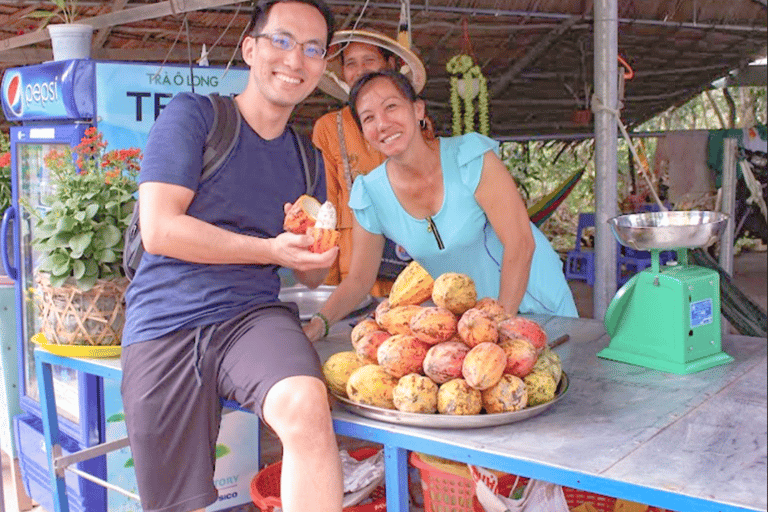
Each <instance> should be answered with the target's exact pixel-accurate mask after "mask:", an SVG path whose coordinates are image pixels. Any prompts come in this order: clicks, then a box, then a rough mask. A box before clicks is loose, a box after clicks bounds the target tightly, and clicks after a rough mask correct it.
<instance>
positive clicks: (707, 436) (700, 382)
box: [36, 316, 768, 512]
mask: <svg viewBox="0 0 768 512" xmlns="http://www.w3.org/2000/svg"><path fill="white" fill-rule="evenodd" d="M532 318H533V319H535V320H537V321H538V322H540V323H541V324H543V325H544V327H545V329H546V330H547V333H548V335H549V337H550V339H555V338H556V337H558V336H560V335H562V334H568V335H569V336H570V340H569V341H568V342H567V343H565V344H563V345H561V346H559V347H557V349H556V351H557V353H558V354H559V355H560V357H561V359H562V364H563V369H564V370H565V372H566V373H567V374H568V376H569V380H570V386H569V389H568V391H567V392H566V393H565V395H564V396H563V397H562V398H561V399H560V400H559V401H558V402H557V403H556V404H554V405H553V406H552V407H551V408H549V409H548V410H547V411H545V412H544V413H542V414H540V415H538V416H535V417H532V418H529V419H526V420H524V421H519V422H515V423H510V424H508V425H501V426H493V427H484V428H474V429H432V428H421V427H410V426H403V425H399V424H392V423H386V422H381V421H378V420H373V419H368V418H364V417H361V416H358V415H356V414H353V413H350V412H348V411H346V410H345V409H344V408H343V407H341V406H340V405H337V406H336V408H335V409H334V414H333V417H334V427H335V429H336V432H337V433H338V434H341V435H345V436H348V437H352V438H357V439H363V440H368V441H371V442H376V443H381V444H382V445H384V451H385V459H386V466H385V467H386V485H387V510H388V512H407V511H408V510H409V507H408V485H407V474H408V471H407V465H408V464H407V454H408V452H409V451H418V452H422V453H427V454H432V455H437V456H440V457H444V458H448V459H452V460H457V461H461V462H467V463H471V464H475V465H479V466H483V467H487V468H492V469H497V470H501V471H505V472H507V473H512V474H516V475H521V476H525V477H530V478H536V479H540V480H546V481H549V482H554V483H557V484H560V485H563V486H568V487H573V488H576V489H582V490H585V491H589V492H594V493H597V494H604V495H608V496H615V497H619V498H624V499H627V500H631V501H637V502H641V503H646V504H648V505H651V506H655V507H659V508H665V509H668V510H673V511H678V512H716V511H717V512H737V511H739V512H740V511H766V491H765V489H766V484H767V483H768V476H767V475H766V459H767V456H766V442H767V440H768V427H767V424H768V419H767V418H768V416H767V415H766V414H767V408H766V394H767V392H768V377H767V374H766V370H767V369H768V358H767V356H766V354H767V347H766V340H765V339H761V338H750V337H745V336H737V335H728V336H726V337H724V339H723V343H722V345H723V350H725V351H726V352H727V353H728V354H730V355H731V356H733V358H734V361H733V362H732V363H730V364H726V365H721V366H717V367H714V368H710V369H708V370H704V371H701V372H698V373H693V374H690V375H674V374H667V373H662V372H659V371H656V370H650V369H647V368H643V367H639V366H633V365H629V364H625V363H619V362H615V361H610V360H606V359H601V358H598V357H597V356H596V354H597V352H599V351H600V350H601V349H602V348H605V347H606V346H607V345H608V342H609V338H608V336H607V335H606V333H605V330H604V328H603V326H602V323H601V322H599V321H596V320H591V319H569V318H560V317H536V316H534V317H532ZM351 328H352V325H351V324H349V323H344V322H342V323H339V324H337V325H335V326H334V328H333V329H332V331H331V335H330V336H329V337H328V338H327V339H324V340H321V341H319V342H317V343H316V347H317V350H318V353H319V354H320V357H321V359H325V358H327V357H328V356H330V355H331V354H333V353H335V352H338V351H341V350H351V344H350V341H349V333H350V330H351ZM36 358H37V365H38V376H39V378H38V381H39V384H40V393H41V397H42V399H41V402H42V403H43V419H44V425H45V434H46V445H47V446H46V447H47V450H48V453H49V455H50V454H53V458H52V459H51V463H50V467H51V478H52V479H53V482H54V486H53V488H54V489H55V491H56V492H57V494H58V495H57V499H56V500H55V502H56V506H57V512H59V511H63V510H68V508H67V504H66V503H65V502H63V501H62V498H61V497H62V496H64V493H63V492H64V484H63V469H61V465H62V464H61V462H60V461H59V462H56V467H55V468H54V459H57V458H58V457H59V455H58V454H57V450H56V441H55V440H56V439H57V438H58V425H57V420H56V416H55V414H50V411H55V410H56V409H55V406H54V405H55V404H54V403H53V393H52V392H51V391H52V380H51V373H50V368H51V366H50V365H51V364H57V365H63V366H69V367H72V368H75V369H77V370H80V371H84V372H88V373H92V374H94V375H98V376H100V377H103V378H111V379H119V378H120V375H121V370H120V361H119V359H111V360H110V359H105V360H99V359H70V358H64V357H59V356H55V355H53V354H50V353H48V352H46V351H44V350H42V349H38V350H37V352H36Z"/></svg>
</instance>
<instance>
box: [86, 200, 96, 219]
mask: <svg viewBox="0 0 768 512" xmlns="http://www.w3.org/2000/svg"><path fill="white" fill-rule="evenodd" d="M98 212H99V205H98V204H94V203H91V204H89V205H88V207H87V208H86V209H85V214H86V215H87V216H88V218H89V219H92V218H94V217H95V216H96V214H97V213H98Z"/></svg>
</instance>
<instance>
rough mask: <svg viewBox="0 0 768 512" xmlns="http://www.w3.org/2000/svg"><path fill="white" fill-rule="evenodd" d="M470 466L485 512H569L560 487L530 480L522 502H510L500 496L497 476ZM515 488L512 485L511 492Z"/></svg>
mask: <svg viewBox="0 0 768 512" xmlns="http://www.w3.org/2000/svg"><path fill="white" fill-rule="evenodd" d="M468 466H469V469H470V473H471V474H472V479H473V480H474V482H475V495H476V496H477V501H479V502H480V504H481V505H482V506H483V508H484V509H485V511H486V512H568V502H566V501H565V494H563V488H562V487H560V486H559V485H557V484H552V483H549V482H543V481H541V480H529V481H528V484H527V485H526V486H525V490H524V491H523V495H522V496H521V497H520V499H515V498H508V497H505V496H501V495H499V494H498V493H497V487H496V486H497V479H496V476H495V475H493V474H492V473H490V472H489V471H487V470H485V469H483V468H478V467H476V466H471V465H468ZM489 484H490V486H489ZM515 487H516V486H514V485H513V486H512V489H514V488H515Z"/></svg>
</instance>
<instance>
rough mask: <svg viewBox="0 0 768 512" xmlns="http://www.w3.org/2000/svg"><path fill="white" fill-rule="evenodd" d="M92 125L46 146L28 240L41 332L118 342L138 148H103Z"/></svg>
mask: <svg viewBox="0 0 768 512" xmlns="http://www.w3.org/2000/svg"><path fill="white" fill-rule="evenodd" d="M106 146H107V143H106V142H105V141H104V140H103V135H102V134H101V133H100V132H98V131H97V130H96V128H89V129H88V130H86V132H85V136H84V137H83V138H82V140H81V142H80V144H79V145H77V146H75V147H74V148H72V149H70V148H67V149H65V150H64V151H58V150H52V151H50V152H49V153H48V154H47V155H46V156H45V157H44V162H45V165H46V167H47V168H48V169H49V172H50V173H51V185H52V189H53V194H52V196H51V197H50V198H49V201H48V204H49V205H50V209H49V210H48V211H47V212H45V214H43V215H39V214H36V213H34V210H32V209H30V211H32V212H33V215H36V216H37V222H36V226H35V228H36V230H35V235H36V238H35V239H34V240H33V242H32V243H33V245H34V247H35V248H36V249H37V250H38V251H39V253H40V257H39V260H38V267H37V282H38V286H39V290H38V291H39V292H40V293H41V295H42V296H41V297H38V299H39V305H40V310H41V313H42V321H43V334H45V336H46V338H47V339H48V340H49V342H52V343H64V344H73V343H74V344H79V343H82V344H86V343H87V344H91V345H111V344H119V342H120V332H121V331H122V325H123V321H124V314H123V300H122V299H123V294H124V292H125V288H126V287H127V285H128V280H127V279H126V278H125V276H124V275H123V270H122V248H123V233H124V231H125V229H126V227H127V226H128V222H129V220H130V218H131V214H132V211H133V205H134V203H135V197H134V193H135V192H136V190H137V184H136V176H137V174H138V171H139V162H140V160H141V151H140V150H139V149H137V148H130V149H116V150H111V151H106V152H105V148H106Z"/></svg>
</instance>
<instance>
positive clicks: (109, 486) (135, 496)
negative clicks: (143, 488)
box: [67, 468, 141, 501]
mask: <svg viewBox="0 0 768 512" xmlns="http://www.w3.org/2000/svg"><path fill="white" fill-rule="evenodd" d="M67 471H71V472H72V473H74V474H76V475H77V476H79V477H80V478H85V479H86V480H90V481H91V482H93V483H95V484H99V485H101V486H103V487H106V488H107V489H112V490H113V491H116V492H119V493H120V494H124V495H125V496H128V497H129V498H131V499H133V500H136V501H141V498H139V495H138V494H134V493H132V492H130V491H126V490H125V489H123V488H122V487H118V486H117V485H115V484H111V483H109V482H107V481H106V480H102V479H101V478H98V477H95V476H93V475H92V474H90V473H86V472H85V471H80V470H79V469H77V468H67Z"/></svg>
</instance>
